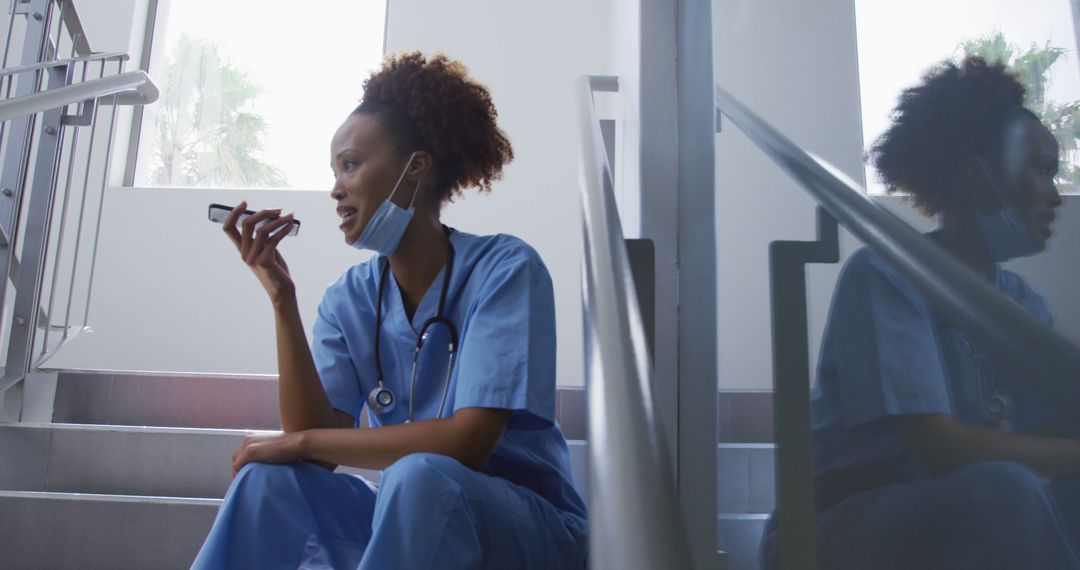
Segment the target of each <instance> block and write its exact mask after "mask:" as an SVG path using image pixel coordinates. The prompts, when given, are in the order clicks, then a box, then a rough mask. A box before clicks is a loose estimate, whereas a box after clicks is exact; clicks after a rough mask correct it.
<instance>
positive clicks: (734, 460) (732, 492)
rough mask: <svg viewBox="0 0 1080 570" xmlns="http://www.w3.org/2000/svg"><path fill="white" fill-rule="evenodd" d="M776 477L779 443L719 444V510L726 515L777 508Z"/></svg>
mask: <svg viewBox="0 0 1080 570" xmlns="http://www.w3.org/2000/svg"><path fill="white" fill-rule="evenodd" d="M775 477H776V445H774V444H771V443H721V444H719V445H717V446H716V484H717V496H716V506H717V511H718V512H720V513H723V514H762V513H765V514H768V513H771V512H772V510H773V509H774V508H775V507H776V479H775Z"/></svg>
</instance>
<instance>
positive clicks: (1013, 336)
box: [716, 86, 1080, 409]
mask: <svg viewBox="0 0 1080 570" xmlns="http://www.w3.org/2000/svg"><path fill="white" fill-rule="evenodd" d="M716 107H717V109H719V110H720V112H721V113H723V114H724V115H725V116H727V117H728V118H729V119H731V121H732V122H733V123H735V124H736V125H737V126H738V127H739V128H740V129H741V130H742V131H743V132H744V133H745V134H746V135H747V137H749V138H750V140H751V141H753V142H754V144H756V145H757V146H758V147H759V148H760V149H761V150H762V151H764V152H765V154H767V155H768V156H769V157H770V158H772V160H773V161H774V162H776V164H777V165H779V166H780V167H781V168H782V169H784V170H785V171H786V172H787V173H788V174H789V175H790V176H791V177H792V178H793V179H794V180H795V181H796V182H798V183H799V184H800V185H801V186H802V187H803V188H804V189H805V190H806V191H807V192H808V193H809V194H810V195H811V197H813V198H814V199H815V200H816V201H817V202H818V204H820V205H821V206H822V207H823V208H825V209H826V210H827V211H828V212H829V213H830V214H832V215H833V216H834V217H835V218H836V220H837V221H838V222H839V223H840V224H842V225H843V226H844V227H846V228H847V229H848V230H849V231H851V233H853V234H854V235H855V236H856V237H857V238H859V239H860V240H861V241H862V242H863V243H865V244H866V245H867V246H868V247H870V249H871V250H873V251H874V252H875V253H876V254H878V255H879V256H881V257H882V258H883V259H884V260H885V261H887V262H888V263H889V264H890V265H891V266H892V267H893V268H895V269H896V270H897V271H898V272H900V274H901V275H903V276H904V277H905V278H907V279H908V280H909V281H910V282H911V283H912V285H914V286H915V288H916V289H918V290H919V291H920V292H921V293H922V294H923V295H926V297H927V298H928V299H929V300H930V301H931V303H933V304H934V306H935V307H937V308H939V309H940V310H941V311H943V312H944V313H945V315H946V316H947V317H948V318H949V319H951V321H952V322H954V323H955V324H957V325H959V326H960V327H963V328H964V329H965V330H966V331H968V332H969V333H970V334H972V335H973V336H975V337H976V339H978V340H980V341H982V342H984V343H985V344H986V345H987V346H988V347H989V348H990V349H991V350H992V351H993V352H994V353H995V355H996V356H997V357H999V358H1001V359H1002V360H1003V361H1004V362H1005V363H1006V364H1008V365H1010V366H1012V367H1014V368H1016V369H1019V370H1022V371H1023V372H1024V375H1025V377H1028V378H1029V379H1030V382H1031V383H1032V385H1033V386H1034V387H1035V388H1036V389H1038V390H1039V391H1040V392H1041V393H1042V394H1043V395H1044V396H1047V399H1048V401H1051V402H1054V403H1056V404H1060V405H1064V406H1069V407H1073V408H1074V409H1075V407H1076V405H1077V404H1076V402H1077V401H1078V400H1077V397H1080V347H1078V346H1077V345H1076V344H1074V343H1073V342H1071V341H1069V340H1068V339H1066V338H1065V337H1063V336H1062V335H1061V334H1060V333H1058V332H1056V331H1054V330H1053V329H1051V328H1050V327H1048V326H1046V325H1045V324H1043V323H1042V322H1041V321H1039V320H1038V319H1037V318H1035V317H1034V316H1033V315H1032V314H1031V313H1030V312H1028V311H1027V310H1026V309H1024V308H1023V307H1022V306H1020V304H1019V303H1017V302H1015V301H1013V300H1012V299H1010V298H1009V297H1007V296H1006V295H1004V294H1003V293H1001V292H1000V291H998V290H997V289H996V288H995V287H994V286H993V285H991V284H990V283H989V282H987V281H986V280H985V279H984V278H981V277H980V276H979V275H977V274H976V273H975V272H974V271H972V270H971V269H969V268H968V267H967V266H966V265H964V264H962V263H957V260H956V258H955V257H953V256H952V255H951V254H949V253H948V252H946V251H945V250H943V249H941V248H940V247H938V246H937V245H936V244H934V243H933V242H932V241H930V240H929V239H927V238H926V237H925V236H923V235H922V234H920V233H919V232H917V231H915V230H914V229H913V228H912V227H911V226H909V225H908V224H907V223H905V222H904V221H903V220H901V219H900V218H898V217H897V216H896V215H895V214H893V213H892V212H889V211H888V210H886V209H885V208H884V207H882V206H880V205H879V204H877V203H875V202H874V201H873V200H871V199H870V198H869V197H868V195H867V192H866V190H865V189H863V188H862V187H861V186H860V185H859V184H858V183H856V182H854V181H852V180H851V179H850V178H848V177H847V176H845V175H844V174H843V173H841V172H840V171H839V170H837V169H836V168H835V167H833V166H832V165H830V164H829V163H827V162H825V161H824V160H822V159H821V158H819V157H816V156H814V155H812V154H811V153H809V152H807V151H806V150H803V149H802V148H800V147H799V146H798V145H796V144H795V143H793V142H792V141H791V140H789V139H788V138H787V137H785V136H784V135H783V134H781V133H780V132H779V131H777V130H776V129H775V128H774V127H772V126H771V125H769V124H768V123H767V122H765V121H764V120H762V119H761V118H760V117H758V116H757V115H756V114H754V113H753V112H752V111H751V110H750V109H748V108H747V107H746V106H745V105H743V104H742V103H741V102H739V101H738V100H737V99H736V98H735V97H733V96H732V95H731V94H730V93H728V92H727V91H725V90H724V89H722V88H721V87H720V86H717V87H716Z"/></svg>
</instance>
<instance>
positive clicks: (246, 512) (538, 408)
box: [194, 231, 587, 569]
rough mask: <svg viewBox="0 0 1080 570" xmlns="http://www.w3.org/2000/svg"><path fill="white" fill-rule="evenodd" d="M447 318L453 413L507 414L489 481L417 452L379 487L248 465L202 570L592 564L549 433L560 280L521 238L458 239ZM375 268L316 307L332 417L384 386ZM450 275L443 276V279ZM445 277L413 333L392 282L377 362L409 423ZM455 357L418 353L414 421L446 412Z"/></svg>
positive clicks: (558, 438)
mask: <svg viewBox="0 0 1080 570" xmlns="http://www.w3.org/2000/svg"><path fill="white" fill-rule="evenodd" d="M450 240H451V243H452V244H453V246H454V249H455V252H456V253H455V259H454V270H453V272H452V274H451V281H450V284H449V291H448V294H447V306H446V316H447V317H448V318H449V319H450V320H451V321H452V322H454V323H455V324H456V326H457V327H458V329H459V332H460V335H461V345H460V349H459V352H458V356H457V362H456V364H455V365H454V370H453V372H452V375H451V380H450V389H449V394H448V399H447V403H446V411H445V412H444V414H443V416H444V417H448V416H450V415H452V414H453V412H454V411H455V410H459V409H462V408H470V407H485V408H501V409H506V410H511V418H510V421H509V424H508V425H507V428H506V430H505V432H504V433H503V436H502V438H501V440H500V441H499V443H498V445H497V447H496V448H495V451H494V452H493V453H492V455H491V457H490V459H489V460H488V462H487V464H486V465H485V466H484V467H483V469H481V470H480V471H479V472H476V471H473V470H471V469H468V468H466V467H464V466H463V465H462V464H461V463H459V462H458V461H456V460H454V459H450V458H448V457H444V456H439V455H434V454H414V455H408V456H406V457H404V458H402V459H400V460H399V461H397V462H396V463H394V464H393V465H391V466H390V467H389V468H387V469H386V470H385V471H384V472H383V474H382V479H381V482H380V484H379V485H378V486H376V485H373V484H371V483H369V482H367V481H364V480H363V479H361V478H359V477H356V476H353V475H346V474H339V473H331V472H329V471H326V470H325V469H323V468H320V467H317V466H314V465H311V464H307V463H300V464H287V465H269V464H263V463H252V464H248V465H246V466H245V467H244V468H243V469H242V470H241V472H240V474H239V475H238V476H237V478H236V479H235V480H234V481H233V484H232V486H231V487H230V488H229V491H228V493H227V494H226V497H225V501H224V504H223V505H222V508H221V510H220V512H219V514H218V517H217V520H216V521H215V523H214V527H213V529H212V530H211V532H210V536H209V537H208V538H207V540H206V543H205V544H204V546H203V549H202V551H201V552H200V553H199V556H198V558H197V559H196V561H195V565H194V567H196V568H298V567H301V568H361V569H377V568H378V569H381V568H410V569H413V568H416V569H423V568H553V569H554V568H584V567H585V564H586V562H585V561H586V553H587V546H586V527H587V525H586V513H585V505H584V503H583V502H582V500H581V497H580V496H579V495H578V493H577V491H576V490H575V488H574V485H573V479H572V474H571V470H570V456H569V452H568V450H567V446H566V440H565V439H564V437H563V435H562V432H561V431H560V429H559V427H558V425H557V424H556V423H555V404H554V398H555V314H554V298H553V292H552V285H551V278H550V276H549V275H548V272H547V269H546V268H545V267H544V264H543V262H542V261H541V260H540V258H539V256H538V255H537V254H536V252H535V251H534V250H533V249H532V248H531V247H529V246H528V245H527V244H525V243H524V242H522V241H521V240H519V239H517V238H514V237H510V236H505V235H497V236H483V237H481V236H474V235H469V234H464V233H461V232H457V231H452V233H451V234H450ZM380 263H385V260H381V261H380V259H379V258H373V259H372V260H369V261H368V262H365V263H361V264H359V265H356V266H354V267H352V268H350V269H349V270H347V271H346V272H345V273H344V274H343V275H342V276H341V277H340V278H339V279H338V280H337V281H336V282H335V283H333V284H332V285H330V287H329V288H328V289H327V290H326V293H325V294H324V296H323V300H322V302H321V303H320V305H319V310H318V318H317V320H316V323H315V327H314V334H313V339H312V354H313V356H314V359H315V364H316V367H317V368H318V371H319V377H320V379H321V381H322V383H323V386H324V387H325V389H326V392H327V395H328V396H329V398H330V401H331V403H332V404H333V406H334V407H335V408H337V409H339V410H342V411H345V412H347V413H349V414H350V415H353V416H356V415H358V414H359V412H360V411H361V410H362V409H363V406H364V405H365V401H366V397H367V394H368V393H370V392H371V390H372V389H374V388H375V387H376V379H375V364H374V362H375V360H374V355H373V352H372V351H373V349H374V342H373V340H374V339H373V337H374V327H375V303H376V299H377V293H378V280H379V268H380V267H381V265H380ZM444 270H445V269H444ZM442 281H443V277H442V274H441V273H440V274H439V275H438V276H437V277H436V278H435V279H434V281H433V282H432V285H431V287H430V288H429V290H428V291H427V293H426V294H425V296H424V297H423V299H422V300H421V302H420V304H419V306H418V307H417V310H416V312H415V314H414V316H413V318H412V320H411V321H410V320H409V319H408V318H407V316H406V314H405V310H404V306H403V304H402V297H401V291H400V289H399V288H398V286H397V282H396V280H395V279H393V278H392V277H390V278H388V279H387V285H386V291H385V292H384V296H383V297H384V298H383V300H382V303H383V307H382V308H383V325H382V335H381V341H380V343H381V344H380V351H381V352H380V355H381V357H382V363H383V364H382V366H383V371H384V382H385V384H386V386H387V387H388V388H390V389H391V390H393V392H394V394H395V396H396V397H397V405H396V407H395V409H394V410H392V411H391V412H388V413H386V414H384V415H380V414H376V413H370V412H369V417H370V421H371V424H372V426H373V427H375V426H380V425H390V424H399V423H402V422H404V421H405V419H406V417H407V414H408V403H409V398H410V391H409V385H408V384H409V379H410V375H411V369H412V356H413V349H414V346H415V343H416V335H417V332H418V331H419V328H420V326H421V324H422V323H424V321H426V320H427V319H429V318H431V317H433V316H435V313H436V310H437V305H438V298H439V293H440V289H441V286H442ZM446 363H447V354H446V345H445V344H443V343H435V342H429V343H427V344H425V348H424V350H423V352H422V354H421V357H420V363H419V365H418V373H417V376H418V380H417V386H416V393H415V395H414V398H415V401H414V402H413V407H414V414H415V417H416V419H417V420H423V419H429V418H433V417H435V415H436V412H437V409H438V406H439V401H440V399H441V397H442V393H443V381H444V379H445V374H446Z"/></svg>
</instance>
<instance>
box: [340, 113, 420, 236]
mask: <svg viewBox="0 0 1080 570" xmlns="http://www.w3.org/2000/svg"><path fill="white" fill-rule="evenodd" d="M407 160H408V155H405V156H400V155H399V153H397V152H396V151H395V149H394V145H393V144H392V142H391V139H390V136H389V134H388V133H387V132H386V130H385V129H384V128H383V126H382V124H381V123H380V122H379V119H378V118H377V117H375V116H373V115H367V114H357V115H350V116H349V118H348V119H345V122H344V123H342V124H341V126H340V127H338V130H337V132H336V133H334V138H333V140H332V141H331V143H330V168H331V170H333V171H334V187H333V190H331V192H330V197H331V198H333V199H334V200H335V201H336V202H337V212H338V215H339V216H340V217H341V225H340V226H339V227H340V229H341V231H342V232H343V233H344V234H345V241H346V243H350V244H351V243H353V242H354V241H356V239H357V238H358V237H360V234H361V233H362V232H363V231H364V227H365V226H367V223H368V221H369V220H371V217H372V216H373V215H374V214H375V211H376V210H377V209H378V208H379V206H380V205H382V203H383V202H384V201H385V200H386V198H387V197H388V196H390V193H391V192H392V191H393V189H394V184H395V183H396V182H397V181H398V178H399V177H400V176H401V172H402V170H404V169H405V167H406V164H405V163H406V161H407ZM417 178H418V176H417V175H416V174H415V173H413V172H410V173H409V174H407V175H406V176H405V178H404V179H403V180H402V181H401V187H400V188H399V189H398V192H397V194H395V195H394V199H393V201H394V203H395V204H397V205H399V206H401V207H403V208H405V207H407V206H408V204H409V202H410V201H411V200H412V197H413V192H414V191H416V180H417Z"/></svg>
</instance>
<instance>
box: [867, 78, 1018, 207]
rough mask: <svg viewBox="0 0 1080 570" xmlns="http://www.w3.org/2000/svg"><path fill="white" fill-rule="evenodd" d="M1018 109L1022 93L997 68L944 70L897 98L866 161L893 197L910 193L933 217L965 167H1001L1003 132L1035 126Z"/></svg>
mask: <svg viewBox="0 0 1080 570" xmlns="http://www.w3.org/2000/svg"><path fill="white" fill-rule="evenodd" d="M1023 102H1024V86H1023V85H1022V84H1021V83H1020V81H1018V80H1017V78H1016V76H1015V75H1013V74H1012V73H1011V72H1009V71H1008V70H1007V68H1006V67H1005V65H1004V64H1002V63H1001V62H1000V61H998V62H995V63H993V64H990V63H987V62H986V60H984V59H982V58H981V57H969V58H966V59H964V61H963V62H961V63H960V64H959V65H957V64H955V63H953V62H948V61H947V62H944V63H941V64H940V65H938V66H936V67H934V68H933V69H931V70H930V71H929V72H928V73H927V74H926V75H925V76H924V77H923V81H922V83H920V84H919V85H916V86H914V87H911V88H909V89H906V90H904V92H903V93H902V94H901V95H900V102H899V103H898V104H897V106H896V109H894V110H893V113H892V119H893V123H892V126H890V127H889V130H887V131H885V134H883V135H881V137H880V138H878V139H877V141H875V142H874V146H873V148H871V150H870V152H869V158H870V160H871V161H872V162H873V164H874V166H875V167H877V170H878V173H879V175H880V177H881V181H882V182H884V183H885V185H886V186H887V187H888V191H889V192H890V193H891V192H898V191H904V192H910V193H911V194H912V195H913V196H914V200H915V205H916V206H918V207H919V209H921V210H922V211H923V212H925V213H927V214H930V215H933V214H936V213H938V212H940V211H941V210H942V209H943V208H944V207H945V206H946V204H947V203H948V202H949V194H950V193H951V192H952V191H954V190H953V189H954V187H955V186H954V185H955V183H956V181H957V179H958V175H960V174H961V173H962V172H963V169H964V168H966V165H967V163H968V162H969V160H970V159H973V158H982V159H984V160H986V162H987V163H989V164H992V165H995V166H996V165H998V164H1000V162H1001V153H1002V146H1003V144H1004V138H1005V136H1004V133H1005V129H1006V127H1008V125H1009V124H1010V123H1011V122H1012V121H1013V120H1014V119H1016V118H1017V117H1019V116H1024V117H1030V118H1033V119H1035V120H1036V121H1038V117H1036V116H1035V114H1034V113H1032V112H1031V111H1029V110H1027V109H1025V108H1024V107H1023Z"/></svg>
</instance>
